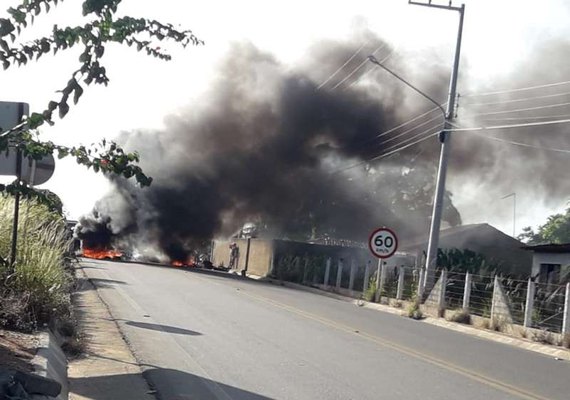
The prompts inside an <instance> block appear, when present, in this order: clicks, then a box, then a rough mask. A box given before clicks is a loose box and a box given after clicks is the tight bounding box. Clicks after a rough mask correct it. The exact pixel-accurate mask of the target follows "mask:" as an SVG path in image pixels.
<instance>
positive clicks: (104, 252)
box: [83, 248, 123, 260]
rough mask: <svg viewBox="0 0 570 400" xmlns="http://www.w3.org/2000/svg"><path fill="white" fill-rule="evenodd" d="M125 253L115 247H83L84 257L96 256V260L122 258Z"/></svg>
mask: <svg viewBox="0 0 570 400" xmlns="http://www.w3.org/2000/svg"><path fill="white" fill-rule="evenodd" d="M122 256H123V253H121V252H120V251H117V250H113V249H88V248H84V249H83V257H87V258H94V259H96V260H104V259H113V258H120V257H122Z"/></svg>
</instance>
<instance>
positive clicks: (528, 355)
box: [82, 261, 570, 400]
mask: <svg viewBox="0 0 570 400" xmlns="http://www.w3.org/2000/svg"><path fill="white" fill-rule="evenodd" d="M82 265H83V267H84V270H85V272H86V273H87V275H88V276H89V277H90V278H92V280H93V282H94V283H95V285H96V286H97V288H98V289H99V293H100V295H101V297H102V298H103V300H104V301H105V302H106V303H107V304H108V306H109V308H110V310H111V313H112V315H113V317H114V318H116V319H117V320H118V323H119V326H120V328H121V330H122V332H123V334H124V335H125V338H126V340H127V341H128V342H129V344H130V346H131V348H132V349H133V351H134V353H135V356H136V357H137V359H138V360H139V361H140V362H141V363H142V364H143V365H144V368H145V376H146V377H147V379H148V380H149V381H150V382H151V383H152V384H153V385H154V387H155V388H156V390H157V391H158V394H159V397H160V398H161V399H168V400H170V399H203V400H210V399H223V400H227V399H236V400H237V399H252V400H262V399H295V400H302V399H307V400H319V399H323V400H325V399H326V400H334V399H343V400H345V399H357V400H366V399H404V400H408V399H438V400H445V399H454V400H455V399H465V400H475V399H477V400H481V399H533V400H537V399H559V400H568V399H570V363H569V362H567V361H558V360H556V359H554V358H553V357H549V356H544V355H541V354H538V353H534V352H530V351H527V350H523V349H519V348H516V347H513V346H509V345H505V344H500V343H496V342H491V341H487V340H485V339H480V338H476V337H472V336H469V335H466V334H462V333H458V332H455V331H450V330H447V329H444V328H440V327H437V326H433V325H429V324H426V323H423V322H418V321H413V320H410V319H408V318H404V317H400V316H397V315H393V314H388V313H383V312H379V311H375V310H370V309H365V308H360V307H357V306H355V305H353V304H350V303H347V302H343V301H339V300H335V299H331V298H328V297H325V296H319V295H316V294H312V293H308V292H305V291H302V290H296V289H290V288H285V287H281V286H276V285H272V284H267V283H260V282H252V281H248V280H243V279H236V278H232V277H229V276H227V275H224V274H218V275H212V274H204V273H196V272H189V271H186V270H182V269H175V268H169V267H156V266H149V265H143V264H130V263H115V262H103V261H85V262H83V263H82Z"/></svg>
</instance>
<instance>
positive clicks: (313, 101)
mask: <svg viewBox="0 0 570 400" xmlns="http://www.w3.org/2000/svg"><path fill="white" fill-rule="evenodd" d="M372 39H374V40H373V41H372V42H374V43H375V45H374V46H370V47H369V48H365V49H362V50H361V53H359V54H360V57H355V58H354V60H353V61H351V62H350V63H348V64H347V65H346V66H345V68H344V69H343V71H342V73H338V74H336V75H335V73H334V72H335V71H336V69H337V68H338V66H340V65H342V64H343V63H344V62H346V60H347V59H349V58H350V56H351V55H352V54H355V51H356V49H357V48H358V46H357V45H355V44H354V43H335V42H330V43H319V44H318V45H316V46H315V47H314V49H313V51H312V52H311V56H310V57H307V59H306V61H305V64H304V65H302V66H298V67H297V68H296V69H291V67H289V66H286V65H282V64H281V63H280V62H279V61H278V60H277V59H276V58H275V57H273V56H272V55H271V54H268V53H266V52H263V51H261V50H259V49H257V48H256V47H254V46H253V45H252V44H249V43H240V44H235V45H234V47H233V48H232V50H231V52H230V54H228V56H227V58H226V61H225V62H224V63H223V64H222V65H221V66H220V69H219V71H218V74H217V78H216V79H215V80H214V82H213V83H212V87H211V89H210V90H209V91H208V93H207V95H206V96H204V98H203V101H201V102H200V104H193V105H192V106H191V107H189V108H188V109H186V110H185V111H184V112H181V113H179V114H177V115H171V116H170V117H168V118H167V119H166V121H165V125H166V128H165V129H163V130H160V131H153V130H138V131H132V132H123V133H122V134H121V136H120V138H119V140H118V141H119V142H120V143H122V144H123V145H124V146H125V147H126V148H127V149H130V150H137V151H138V152H139V153H140V154H141V159H142V167H143V169H144V170H145V172H146V173H147V174H149V175H151V176H152V177H153V178H154V182H153V184H152V186H151V187H150V188H145V189H139V188H137V187H135V186H134V185H133V184H132V183H131V182H129V181H127V180H124V179H120V178H110V179H112V182H113V185H114V190H112V191H111V192H110V193H109V194H108V195H106V196H105V197H104V198H103V199H101V200H100V201H98V202H97V204H96V206H95V210H94V212H93V214H92V215H87V216H85V217H84V218H82V220H81V221H80V222H81V227H80V231H79V232H80V236H82V237H85V238H88V240H89V241H90V242H96V241H97V240H98V239H97V238H100V240H101V244H102V245H112V246H116V247H124V248H129V249H134V250H136V251H137V252H140V253H141V254H153V255H154V256H162V257H165V258H170V259H183V258H184V257H186V256H187V255H188V253H189V252H190V251H191V250H192V249H194V248H196V247H199V246H200V245H201V244H202V243H203V242H204V241H207V240H209V239H211V238H212V237H215V236H224V235H230V234H231V233H232V232H234V231H236V230H237V229H238V228H240V227H241V226H242V225H243V223H244V222H247V221H254V222H256V223H257V224H258V225H259V226H261V227H262V228H264V229H265V234H266V235H270V236H274V237H286V238H292V239H309V238H318V237H321V236H325V235H327V236H334V237H337V238H347V239H354V240H365V239H366V235H367V233H368V232H369V231H371V229H372V228H374V227H375V226H377V225H386V226H392V227H394V228H396V229H398V230H399V232H401V235H402V236H406V237H412V236H414V235H417V234H425V233H426V232H427V228H428V226H429V216H430V212H431V197H432V194H433V187H434V182H435V179H434V177H435V168H436V162H437V158H438V151H439V142H438V141H437V139H436V137H431V138H430V139H426V140H424V141H423V142H421V143H418V144H415V143H414V142H415V141H417V140H418V139H423V138H426V137H427V135H428V134H430V133H435V132H437V130H438V127H440V126H441V125H440V124H441V116H438V111H437V110H436V111H435V112H432V113H428V114H427V115H426V116H425V117H422V118H419V119H418V120H417V121H416V122H415V123H414V124H411V125H409V126H408V127H410V128H412V127H414V126H417V125H420V127H418V128H416V130H414V131H411V132H408V133H406V134H402V132H403V131H404V129H399V130H394V131H392V132H389V133H386V134H383V135H381V136H379V137H378V135H379V134H380V133H382V132H385V131H387V130H389V129H391V128H393V127H396V126H398V125H400V124H402V123H403V122H405V121H408V120H409V119H410V117H411V116H415V115H418V114H419V113H422V112H425V111H426V110H429V109H430V107H429V103H428V104H427V105H426V101H425V99H423V98H421V97H419V96H418V95H417V94H415V93H414V92H411V91H410V89H409V88H407V87H405V86H404V85H402V84H401V83H400V82H398V81H396V80H394V79H393V78H391V77H389V76H388V75H387V74H386V73H385V72H383V71H381V70H379V69H378V68H375V67H374V66H373V65H370V64H369V63H368V64H366V65H363V66H361V67H360V68H358V67H359V65H360V64H361V63H362V58H363V56H366V55H368V54H370V53H373V52H374V51H375V50H377V49H379V48H380V47H382V46H381V45H382V41H381V40H380V39H378V38H374V37H373V38H372ZM360 43H361V42H360ZM383 49H384V50H383V54H382V57H383V56H384V55H386V54H388V55H389V54H391V53H390V46H389V45H388V44H384V46H383ZM562 50H564V51H565V53H566V54H568V44H567V43H563V44H558V45H557V46H554V48H553V49H552V50H551V51H552V54H551V56H552V57H559V58H562V57H563V55H562V54H563V51H562ZM544 51H545V52H547V51H548V49H544ZM376 56H377V58H378V59H381V58H382V57H381V55H379V54H378V55H376ZM387 63H388V64H389V65H390V66H391V67H392V68H393V69H395V70H397V71H399V72H400V73H402V74H403V75H406V74H408V75H407V76H410V75H411V74H413V78H414V82H415V83H416V84H417V85H418V86H419V87H422V88H423V89H424V90H425V91H426V92H428V93H430V94H431V95H432V96H433V97H434V98H436V99H438V100H441V102H442V103H443V102H444V101H445V96H446V90H447V81H448V76H449V70H448V69H446V68H441V67H437V65H438V64H437V63H435V64H434V65H430V66H429V67H427V68H426V69H425V70H424V71H423V72H422V69H421V68H419V69H418V68H417V66H414V68H411V67H408V66H407V65H406V64H405V62H404V60H401V59H399V58H398V57H397V56H396V55H392V56H391V58H390V59H389V61H387ZM418 70H420V72H419V73H418ZM351 71H355V72H354V74H353V75H352V76H349V73H350V72H351ZM543 73H544V71H543V69H540V68H537V69H536V70H532V69H530V70H527V71H526V73H525V77H526V78H528V79H529V80H532V79H539V75H540V74H543ZM564 74H565V73H563V72H562V71H559V74H558V75H557V76H556V77H554V76H552V79H551V80H555V79H560V80H562V79H564V76H562V75H564ZM347 76H348V78H347ZM567 78H568V77H566V79H567ZM526 82H527V80H524V81H523V80H522V79H521V80H520V81H518V82H517V81H516V80H515V81H513V82H503V83H506V84H508V85H503V84H501V85H500V86H510V85H524V84H525V83H526ZM541 94H542V93H541ZM503 98H504V97H500V99H503ZM494 99H496V97H495V98H494ZM465 103H468V102H467V101H465ZM462 104H463V99H461V102H460V105H462ZM515 104H516V103H515ZM523 104H524V103H523ZM466 107H467V106H466ZM475 107H486V106H475ZM483 109H484V110H487V109H486V108H483ZM459 110H460V113H461V111H462V109H461V108H460V109H459ZM476 110H478V109H476ZM483 113H484V112H472V114H471V115H472V116H471V117H470V118H465V119H463V120H461V123H462V124H465V125H470V124H481V123H487V122H488V121H485V120H483V117H488V116H489V115H475V114H483ZM509 116H510V115H509ZM470 126H471V125H470ZM406 128H407V127H406ZM546 131H548V137H546V133H545V134H544V135H542V134H541V133H540V132H546ZM493 135H495V136H497V137H507V135H512V136H508V137H509V138H514V137H515V136H516V138H517V140H520V141H521V142H522V141H527V142H528V143H531V144H541V145H543V146H550V147H563V146H566V148H570V136H568V135H566V134H565V130H564V129H563V126H552V127H547V128H544V127H543V128H540V129H539V128H528V129H527V128H523V129H522V130H520V131H518V130H517V132H516V133H515V132H512V133H511V132H510V131H509V132H506V131H505V132H496V133H493ZM412 136H414V137H415V139H413V140H412V139H410V138H411V137H412ZM456 136H459V135H458V133H456V134H454V137H456ZM411 144H415V145H414V146H410V147H409V148H405V149H402V151H400V152H397V153H394V154H392V150H394V149H398V148H402V147H403V146H405V145H411ZM378 155H383V156H385V157H383V158H382V159H381V160H379V161H375V162H370V163H369V162H367V161H368V160H370V159H372V158H374V157H375V156H378ZM566 156H567V155H566ZM560 157H562V155H560V156H559V155H552V154H551V153H546V152H540V151H537V150H536V149H534V150H533V151H530V150H529V151H528V152H525V151H524V150H523V151H520V149H518V148H517V149H516V151H515V149H513V148H512V147H509V146H507V145H505V144H504V143H499V142H497V141H492V140H489V139H485V138H481V137H479V136H475V135H472V136H468V135H466V134H465V135H463V134H462V135H461V137H457V138H454V139H453V156H452V159H451V167H450V168H451V172H450V174H451V175H450V178H451V181H452V182H454V185H455V188H458V189H461V185H462V184H463V183H464V184H465V185H467V184H471V185H477V184H482V182H486V183H488V182H489V181H491V182H493V184H494V185H495V189H494V190H496V191H503V190H505V188H506V187H508V186H509V183H510V182H509V181H510V180H519V179H522V180H523V181H522V182H530V183H531V184H535V185H537V188H538V189H539V190H541V191H542V192H543V193H545V194H548V195H550V196H561V195H563V194H565V193H568V189H569V188H570V187H569V184H570V181H569V180H568V179H564V176H565V172H564V169H563V168H562V169H560V168H556V166H557V165H558V163H559V162H561V161H562V160H561V159H560ZM566 163H567V160H566ZM355 165H356V166H355ZM566 165H567V164H566ZM521 166H522V168H521ZM350 167H352V168H350ZM505 171H509V172H510V173H506V172H505ZM547 171H548V173H547V174H546V175H547V176H548V177H547V178H546V179H542V178H539V177H540V176H541V175H544V173H545V172H547ZM499 187H500V188H499ZM446 200H447V206H446V212H445V215H444V219H445V220H446V222H447V224H449V225H457V224H460V223H461V217H460V215H459V213H458V211H457V210H456V209H455V207H454V206H453V203H452V201H451V193H448V194H447V197H446Z"/></svg>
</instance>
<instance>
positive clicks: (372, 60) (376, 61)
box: [368, 55, 446, 118]
mask: <svg viewBox="0 0 570 400" xmlns="http://www.w3.org/2000/svg"><path fill="white" fill-rule="evenodd" d="M368 61H370V62H371V63H373V64H376V65H378V66H379V67H380V68H382V69H383V70H385V71H387V72H388V73H390V74H391V75H393V76H394V77H395V78H396V79H398V80H399V81H401V82H403V83H405V84H406V85H407V86H409V87H410V88H412V89H414V90H415V91H416V92H418V93H419V94H421V95H422V96H423V97H425V98H426V99H428V100H429V101H431V102H432V103H433V104H435V105H436V106H437V108H439V109H440V111H441V113H442V115H443V118H445V117H446V113H445V110H444V109H443V107H442V106H441V104H439V103H438V102H437V101H435V100H434V99H432V98H431V97H429V96H428V95H427V94H425V93H424V92H422V91H421V90H420V89H418V88H417V87H415V86H414V85H412V84H411V83H410V82H408V81H407V80H405V79H404V78H402V77H400V76H399V75H398V74H396V73H395V72H394V71H392V70H391V69H389V68H388V67H386V66H384V65H382V64H381V63H380V61H378V60H377V59H376V57H374V56H373V55H369V56H368Z"/></svg>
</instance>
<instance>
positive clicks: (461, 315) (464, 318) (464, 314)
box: [449, 310, 471, 325]
mask: <svg viewBox="0 0 570 400" xmlns="http://www.w3.org/2000/svg"><path fill="white" fill-rule="evenodd" d="M449 320H450V321H451V322H457V323H459V324H467V325H471V314H469V311H467V310H460V311H457V312H456V313H455V314H453V315H452V316H451V318H449Z"/></svg>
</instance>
